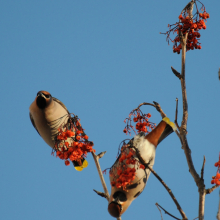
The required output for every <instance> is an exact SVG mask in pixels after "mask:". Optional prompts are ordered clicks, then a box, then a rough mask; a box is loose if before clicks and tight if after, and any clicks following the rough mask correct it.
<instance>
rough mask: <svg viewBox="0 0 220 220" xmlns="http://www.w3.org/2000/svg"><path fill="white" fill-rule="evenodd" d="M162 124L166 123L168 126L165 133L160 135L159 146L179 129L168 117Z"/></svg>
mask: <svg viewBox="0 0 220 220" xmlns="http://www.w3.org/2000/svg"><path fill="white" fill-rule="evenodd" d="M162 122H165V123H166V126H165V128H164V130H163V133H162V134H161V135H160V138H159V140H158V143H157V144H159V143H160V142H161V141H162V140H163V139H165V138H166V137H167V136H168V135H170V134H171V133H172V132H173V131H176V129H177V128H176V125H175V124H174V123H173V122H172V121H170V119H169V118H168V117H164V118H163V120H162Z"/></svg>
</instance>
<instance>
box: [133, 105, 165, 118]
mask: <svg viewBox="0 0 220 220" xmlns="http://www.w3.org/2000/svg"><path fill="white" fill-rule="evenodd" d="M153 103H154V104H151V103H148V102H143V103H141V104H140V105H139V106H138V107H137V108H135V109H134V110H133V111H135V110H137V109H139V108H140V107H141V106H142V105H150V106H153V107H154V108H156V110H157V111H158V112H159V113H160V114H161V117H162V118H164V117H166V114H165V113H164V112H163V110H162V108H161V107H160V104H159V103H157V102H154V101H153Z"/></svg>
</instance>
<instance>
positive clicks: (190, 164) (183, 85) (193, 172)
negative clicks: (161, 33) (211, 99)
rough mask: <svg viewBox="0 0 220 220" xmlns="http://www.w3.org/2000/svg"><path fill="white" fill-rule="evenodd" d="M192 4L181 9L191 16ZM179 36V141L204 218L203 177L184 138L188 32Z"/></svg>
mask: <svg viewBox="0 0 220 220" xmlns="http://www.w3.org/2000/svg"><path fill="white" fill-rule="evenodd" d="M193 5H194V1H191V2H190V3H188V4H187V6H186V7H185V8H184V9H183V11H184V10H185V11H186V12H187V13H188V15H189V16H190V17H191V16H192V10H193ZM183 11H182V12H183ZM179 38H180V42H181V46H182V61H181V76H182V78H181V90H182V101H183V117H182V123H181V127H180V141H181V144H182V148H183V150H184V153H185V156H186V160H187V164H188V167H189V172H190V173H191V175H192V177H193V178H194V181H195V183H196V185H197V186H198V191H199V220H204V205H205V195H206V190H205V184H204V179H203V178H200V177H199V175H198V173H197V172H196V170H195V167H194V165H193V161H192V157H191V150H190V148H189V145H188V141H187V138H186V134H187V120H188V103H187V94H186V82H185V61H186V42H187V38H188V33H186V34H185V35H183V34H182V33H181V32H180V31H179ZM202 172H203V171H202Z"/></svg>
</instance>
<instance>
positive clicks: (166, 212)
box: [155, 203, 181, 220]
mask: <svg viewBox="0 0 220 220" xmlns="http://www.w3.org/2000/svg"><path fill="white" fill-rule="evenodd" d="M155 205H156V206H157V208H158V209H159V207H160V208H161V209H163V211H164V212H165V214H167V215H169V216H171V217H172V218H174V219H177V220H181V219H179V218H177V217H175V216H174V215H172V214H170V213H169V212H168V211H167V210H166V209H164V208H163V207H161V206H160V205H159V204H158V203H156V204H155ZM158 206H159V207H158ZM159 210H160V209H159ZM160 212H161V211H160ZM161 216H162V214H161Z"/></svg>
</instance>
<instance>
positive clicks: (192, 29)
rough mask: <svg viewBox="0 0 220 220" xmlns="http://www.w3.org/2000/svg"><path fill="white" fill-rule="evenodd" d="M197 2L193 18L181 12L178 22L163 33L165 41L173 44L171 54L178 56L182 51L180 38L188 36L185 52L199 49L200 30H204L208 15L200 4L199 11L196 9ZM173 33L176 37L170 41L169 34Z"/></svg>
mask: <svg viewBox="0 0 220 220" xmlns="http://www.w3.org/2000/svg"><path fill="white" fill-rule="evenodd" d="M196 2H199V1H198V0H197V1H194V3H195V5H196V13H195V15H194V16H189V15H188V14H187V12H186V11H183V12H182V13H181V14H180V15H179V22H176V23H175V24H172V25H168V27H169V31H167V32H166V33H164V34H165V35H167V40H168V42H169V40H171V41H172V42H173V52H174V53H177V54H180V51H181V49H182V45H181V38H182V37H185V36H186V34H188V37H187V41H186V51H188V50H194V49H201V48H202V47H201V45H200V44H201V43H200V42H199V38H200V36H201V35H200V33H199V31H200V30H201V29H206V24H205V22H206V20H207V19H208V18H209V14H208V13H207V12H206V11H205V7H204V5H203V4H202V3H201V2H200V3H201V4H202V7H201V9H200V10H199V9H198V6H197V3H196ZM171 32H173V33H174V34H175V33H177V36H176V37H175V38H174V40H172V39H171V38H170V33H171Z"/></svg>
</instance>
